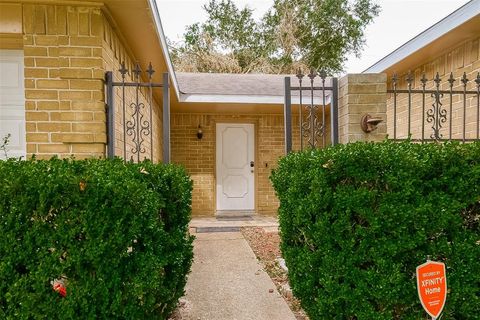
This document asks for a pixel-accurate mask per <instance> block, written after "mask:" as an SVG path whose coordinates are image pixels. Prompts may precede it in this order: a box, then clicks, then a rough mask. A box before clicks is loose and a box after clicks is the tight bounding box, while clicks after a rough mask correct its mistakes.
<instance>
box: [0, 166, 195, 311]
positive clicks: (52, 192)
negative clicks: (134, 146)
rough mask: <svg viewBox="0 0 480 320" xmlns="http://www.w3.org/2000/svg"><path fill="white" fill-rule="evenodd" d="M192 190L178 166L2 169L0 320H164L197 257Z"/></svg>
mask: <svg viewBox="0 0 480 320" xmlns="http://www.w3.org/2000/svg"><path fill="white" fill-rule="evenodd" d="M191 190H192V183H191V180H190V179H189V178H188V176H187V175H186V173H185V172H184V170H183V169H181V168H178V167H176V166H173V165H155V164H152V163H150V162H144V163H140V164H124V163H123V161H121V160H119V159H117V160H112V161H107V160H85V161H74V160H58V159H52V160H49V161H17V160H8V161H0V234H1V237H0V257H1V258H0V318H1V319H94V318H98V319H166V318H167V316H168V315H169V314H170V313H171V311H172V310H173V309H174V308H175V306H176V304H177V300H178V298H179V297H180V296H181V295H182V294H183V290H184V286H185V283H186V275H187V273H188V272H189V270H190V266H191V261H192V257H193V253H192V238H191V237H190V236H189V235H188V223H189V220H190V201H191ZM62 277H63V278H64V279H62ZM56 280H64V282H65V288H64V289H66V296H65V297H62V296H61V294H62V293H63V292H62V291H61V290H60V292H55V291H54V290H53V288H52V282H53V281H56ZM56 282H57V284H58V281H56ZM59 293H60V294H59Z"/></svg>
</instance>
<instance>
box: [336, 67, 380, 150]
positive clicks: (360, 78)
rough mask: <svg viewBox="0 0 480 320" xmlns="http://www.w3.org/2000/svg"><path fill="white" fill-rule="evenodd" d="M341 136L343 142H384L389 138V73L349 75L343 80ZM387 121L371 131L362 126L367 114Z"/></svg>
mask: <svg viewBox="0 0 480 320" xmlns="http://www.w3.org/2000/svg"><path fill="white" fill-rule="evenodd" d="M338 97H339V101H338V108H339V109H338V135H339V142H340V143H348V142H355V141H381V140H384V139H385V137H386V132H387V129H386V100H387V76H386V74H348V75H346V76H344V77H342V78H341V79H340V80H339V95H338ZM366 114H369V115H371V116H372V117H373V118H381V119H383V120H384V121H383V122H382V123H380V124H379V125H378V128H377V129H376V130H375V131H373V132H370V133H365V132H363V131H362V128H361V126H360V122H361V119H362V117H363V116H364V115H366Z"/></svg>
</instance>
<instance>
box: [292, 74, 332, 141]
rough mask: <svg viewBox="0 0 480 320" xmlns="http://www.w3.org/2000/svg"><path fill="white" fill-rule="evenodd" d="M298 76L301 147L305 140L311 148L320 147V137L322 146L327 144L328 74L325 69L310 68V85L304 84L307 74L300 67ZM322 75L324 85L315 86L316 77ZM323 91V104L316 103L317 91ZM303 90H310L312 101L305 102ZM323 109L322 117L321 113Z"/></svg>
mask: <svg viewBox="0 0 480 320" xmlns="http://www.w3.org/2000/svg"><path fill="white" fill-rule="evenodd" d="M296 76H297V78H298V81H299V90H300V106H299V108H300V110H299V118H300V123H299V125H300V148H301V149H303V146H304V140H306V142H307V146H308V147H310V148H318V147H320V141H319V140H320V138H321V139H322V146H325V145H326V123H325V122H326V121H325V111H326V95H325V91H326V90H329V88H326V87H325V80H326V78H327V74H326V72H325V71H320V72H319V73H317V72H316V71H315V70H314V69H311V70H310V73H309V74H308V75H307V77H308V78H309V79H310V86H309V87H304V86H303V78H304V77H305V75H304V74H303V73H302V71H301V70H300V69H299V70H298V72H297V75H296ZM317 77H320V79H321V82H322V87H320V88H317V87H315V79H316V78H317ZM319 90H320V91H322V96H323V104H321V105H318V104H315V103H314V102H315V100H314V98H315V91H319ZM303 91H308V92H309V94H310V103H307V104H304V103H303ZM320 110H321V118H320V117H319V113H320Z"/></svg>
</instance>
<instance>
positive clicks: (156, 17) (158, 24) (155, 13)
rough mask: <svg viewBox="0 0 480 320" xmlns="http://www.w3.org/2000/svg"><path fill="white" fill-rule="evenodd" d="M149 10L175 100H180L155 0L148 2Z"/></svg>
mask: <svg viewBox="0 0 480 320" xmlns="http://www.w3.org/2000/svg"><path fill="white" fill-rule="evenodd" d="M148 3H149V6H150V9H151V10H152V14H153V19H154V20H155V28H156V30H157V36H158V38H159V40H160V44H161V47H162V51H163V56H164V57H165V63H166V64H167V69H168V73H169V74H170V77H171V79H172V83H173V88H174V90H175V94H176V95H177V98H178V99H180V89H179V86H178V81H177V76H176V74H175V68H174V67H173V63H172V59H170V52H169V51H168V44H167V39H166V38H165V33H164V32H163V26H162V20H161V18H160V13H159V11H158V6H157V3H156V1H155V0H148Z"/></svg>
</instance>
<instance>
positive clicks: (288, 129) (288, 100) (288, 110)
mask: <svg viewBox="0 0 480 320" xmlns="http://www.w3.org/2000/svg"><path fill="white" fill-rule="evenodd" d="M290 88H291V83H290V77H285V103H284V113H283V114H284V117H285V118H284V123H285V154H288V153H290V151H292V97H291V91H290V90H291V89H290Z"/></svg>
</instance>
